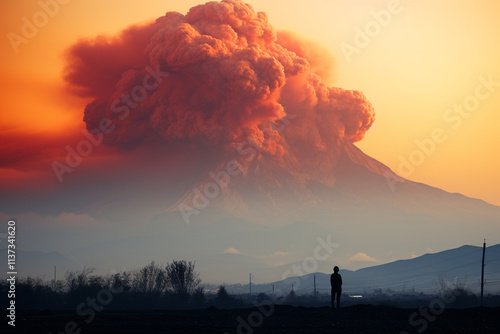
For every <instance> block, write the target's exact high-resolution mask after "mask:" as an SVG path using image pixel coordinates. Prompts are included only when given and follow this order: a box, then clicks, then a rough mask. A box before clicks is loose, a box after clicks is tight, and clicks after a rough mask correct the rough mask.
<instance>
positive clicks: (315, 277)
mask: <svg viewBox="0 0 500 334" xmlns="http://www.w3.org/2000/svg"><path fill="white" fill-rule="evenodd" d="M314 299H315V300H316V274H314Z"/></svg>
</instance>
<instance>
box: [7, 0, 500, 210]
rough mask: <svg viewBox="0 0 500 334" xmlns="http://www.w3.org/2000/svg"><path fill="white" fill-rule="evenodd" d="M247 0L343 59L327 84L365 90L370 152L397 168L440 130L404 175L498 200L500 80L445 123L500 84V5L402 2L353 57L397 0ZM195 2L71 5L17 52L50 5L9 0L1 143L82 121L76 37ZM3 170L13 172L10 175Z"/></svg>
mask: <svg viewBox="0 0 500 334" xmlns="http://www.w3.org/2000/svg"><path fill="white" fill-rule="evenodd" d="M42 2H47V3H49V2H51V1H49V0H42ZM247 2H249V3H251V4H252V5H253V6H254V8H255V9H256V10H258V11H265V12H267V13H268V15H269V17H270V22H271V23H272V24H273V25H274V26H275V27H276V28H277V29H288V30H293V31H295V32H297V33H299V34H302V35H304V36H306V37H309V38H313V39H315V40H316V41H318V42H320V43H321V44H322V45H324V46H325V47H326V48H328V49H329V50H330V51H331V52H332V53H333V54H334V55H335V57H336V68H335V73H336V74H335V78H334V79H333V80H331V82H330V83H331V84H333V85H336V86H340V87H343V88H345V89H358V90H361V91H363V92H364V93H365V95H366V96H367V97H368V99H369V100H370V101H371V102H372V103H373V105H374V107H375V112H376V117H377V119H376V122H375V125H374V126H373V127H372V129H371V130H369V131H368V133H367V136H366V138H365V139H364V140H363V141H361V142H359V143H358V144H357V145H358V146H359V147H360V148H361V149H363V150H364V151H365V153H367V154H368V155H370V156H372V157H374V158H376V159H378V160H380V161H381V162H383V163H385V164H387V165H388V166H389V167H391V168H392V169H393V170H395V171H396V172H397V171H398V169H399V168H400V159H401V158H403V159H405V160H408V161H410V159H411V157H414V158H416V157H419V156H420V157H421V154H420V153H418V152H416V150H417V149H418V146H417V144H416V143H415V141H416V140H417V141H423V140H427V142H428V140H429V139H430V138H432V132H433V131H434V130H435V129H441V130H442V132H443V136H445V137H446V140H444V141H443V142H442V143H437V144H435V148H433V149H432V150H431V151H432V152H431V153H429V154H428V155H425V156H424V158H423V160H422V161H421V164H420V165H418V166H413V169H414V170H412V171H411V173H407V175H403V176H405V177H407V178H409V179H411V180H415V181H419V182H424V183H427V184H429V185H432V186H436V187H440V188H443V189H445V190H447V191H450V192H460V193H463V194H465V195H467V196H471V197H476V198H481V199H484V200H486V201H488V202H490V203H493V204H496V205H500V190H499V189H500V177H498V174H497V173H498V170H500V158H499V157H498V152H500V132H498V131H497V130H496V127H497V124H499V123H500V113H498V109H499V108H498V107H499V106H500V86H497V87H494V86H493V87H492V88H491V87H490V88H491V91H487V90H485V89H486V88H484V87H483V88H482V89H480V92H482V93H483V95H488V97H487V98H484V99H483V100H481V101H479V104H478V106H477V107H475V108H473V109H474V110H473V111H471V112H470V115H469V116H467V117H465V116H463V117H461V118H460V123H458V122H459V120H457V119H456V116H457V115H456V114H453V116H455V118H454V120H455V121H453V122H451V121H446V120H445V119H444V118H443V117H444V116H445V115H448V116H451V115H452V114H449V113H448V112H447V110H448V109H449V108H451V107H452V106H453V105H454V104H462V103H464V101H466V100H467V98H468V97H470V96H471V95H474V94H475V92H476V88H477V86H478V85H479V84H481V81H480V78H481V77H483V78H486V79H487V78H488V77H489V76H491V78H492V80H493V81H494V82H500V63H499V62H498V59H500V45H499V44H498V37H497V35H498V31H500V22H499V21H498V20H497V18H496V17H495V15H496V14H497V13H499V12H500V4H498V2H497V1H493V0H491V1H481V2H471V1H464V0H459V1H452V0H447V1H439V2H436V1H429V0H420V1H401V4H400V5H399V6H397V7H394V8H393V10H394V11H395V12H397V13H396V14H392V15H391V18H390V19H387V21H386V24H385V25H386V26H381V25H380V24H379V25H378V26H379V28H380V29H379V31H375V32H373V31H372V35H373V37H370V41H369V44H368V43H367V44H368V45H367V46H363V47H361V48H358V51H357V52H358V53H356V54H352V55H351V56H350V61H349V60H348V59H347V58H348V57H346V56H345V55H344V54H343V51H342V48H341V46H342V45H344V49H345V45H347V44H349V45H355V41H354V37H355V34H356V29H357V28H359V29H365V28H366V27H370V25H371V26H372V27H375V28H376V25H377V23H376V21H375V18H374V14H373V13H372V11H376V12H380V10H387V8H388V6H389V5H388V4H389V2H390V1H378V0H377V1H360V0H358V1H349V2H347V1H341V0H336V1H329V0H309V1H299V0H297V1H290V0H287V1H282V0H273V1H263V0H248V1H247ZM198 3H200V2H199V1H191V0H171V1H164V0H162V1H160V0H154V1H153V0H148V1H141V2H137V1H132V0H108V1H97V0H85V1H84V0H73V1H67V4H64V5H60V8H58V9H57V11H54V15H53V17H49V18H48V20H47V22H46V23H45V22H41V24H40V27H39V28H38V31H37V32H31V33H32V34H33V36H32V37H29V38H26V39H25V40H24V42H26V43H22V44H19V45H17V48H18V50H17V51H18V52H16V50H15V49H16V47H13V45H12V44H11V41H10V40H9V36H10V37H11V38H12V36H13V35H12V34H11V33H14V34H17V35H18V36H23V31H22V27H23V21H22V20H23V18H24V17H25V18H27V19H28V20H29V21H30V22H32V21H33V17H34V16H35V17H38V18H39V19H40V18H41V19H43V16H40V15H38V16H37V13H40V11H41V10H42V9H41V7H40V4H39V2H38V0H24V1H14V0H8V1H2V2H1V3H0V10H2V13H4V17H3V19H2V23H1V26H0V34H1V35H2V36H4V37H3V38H2V40H1V60H2V61H1V64H2V67H1V70H0V71H1V77H0V78H1V79H0V85H1V90H0V92H1V93H0V94H1V98H0V101H1V102H0V113H1V116H0V117H1V123H0V134H1V137H0V138H2V140H3V141H4V142H3V143H2V144H4V145H5V141H8V140H9V138H11V140H12V138H19V137H18V136H19V135H23V136H25V135H27V134H38V135H41V136H44V137H49V136H50V137H54V136H55V137H57V136H60V137H62V138H68V137H71V136H72V135H74V133H75V131H77V130H79V129H81V128H83V122H82V121H81V120H82V117H83V108H84V106H85V102H86V101H83V100H78V99H76V98H74V97H71V96H70V95H69V94H68V93H67V92H65V90H64V85H63V81H62V79H61V75H62V70H63V66H64V52H65V50H67V48H68V47H69V46H71V45H72V44H73V43H74V42H75V41H76V40H77V39H79V38H85V37H90V38H91V37H95V36H96V35H98V34H108V35H110V34H113V33H116V32H118V31H120V30H121V29H123V28H124V27H126V26H128V25H130V24H133V23H139V22H144V21H148V20H151V19H154V18H156V17H158V16H161V15H163V14H164V13H165V12H166V11H170V10H175V11H180V12H182V13H185V12H186V11H187V10H188V9H189V8H190V7H192V6H193V5H196V4H198ZM9 34H10V35H9ZM342 43H344V44H342ZM487 92H489V93H490V94H486V93H487ZM9 144H10V145H11V146H15V143H9ZM34 144H35V143H34ZM66 144H68V143H67V142H61V144H60V145H61V147H64V146H65V145H66ZM27 152H29V151H27ZM8 172H9V173H10V174H8V175H12V173H13V171H12V170H9V171H8ZM20 172H21V171H19V173H20ZM1 175H2V177H5V176H6V175H7V174H6V171H5V170H4V171H3V173H2V174H1Z"/></svg>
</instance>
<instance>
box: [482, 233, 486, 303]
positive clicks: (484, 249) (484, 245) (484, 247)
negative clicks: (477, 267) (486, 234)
mask: <svg viewBox="0 0 500 334" xmlns="http://www.w3.org/2000/svg"><path fill="white" fill-rule="evenodd" d="M485 252H486V239H484V243H483V261H482V264H481V306H483V290H484V253H485Z"/></svg>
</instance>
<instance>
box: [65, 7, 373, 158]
mask: <svg viewBox="0 0 500 334" xmlns="http://www.w3.org/2000/svg"><path fill="white" fill-rule="evenodd" d="M332 64H333V62H332V59H331V57H330V56H328V55H326V54H325V53H324V49H322V48H321V47H320V46H318V45H316V44H314V43H312V42H308V41H305V40H303V39H301V38H299V37H297V36H295V35H294V34H292V33H288V32H280V33H277V32H276V31H275V29H274V28H273V26H272V25H271V24H270V23H269V22H268V18H267V15H266V14H265V13H262V12H255V11H254V10H253V8H252V7H251V6H250V5H248V4H246V3H244V2H241V1H238V0H223V1H222V2H209V3H206V4H204V5H199V6H196V7H193V8H191V10H190V11H189V12H188V13H187V14H186V15H182V14H180V13H177V12H169V13H167V14H166V15H165V16H163V17H160V18H158V19H157V20H156V21H155V22H152V23H150V24H147V25H143V26H133V27H130V28H128V29H126V30H124V31H123V32H122V33H121V34H120V35H119V36H117V37H114V38H104V37H98V38H96V39H95V40H85V41H80V42H78V43H77V44H75V45H74V46H73V47H72V48H71V50H70V51H69V55H68V65H67V68H66V75H65V79H66V81H67V82H68V83H69V84H70V85H71V87H72V89H73V91H74V92H75V93H76V94H78V95H80V96H85V97H92V98H93V99H94V100H93V101H92V102H91V103H89V104H88V105H87V107H86V109H85V116H84V121H85V123H86V125H87V130H88V131H90V132H92V133H104V135H103V143H104V144H105V145H108V146H117V147H127V146H136V145H143V144H145V143H149V142H153V141H158V139H162V140H163V141H166V142H167V143H175V142H181V143H186V142H187V143H191V144H193V145H203V146H208V147H210V146H211V147H214V148H216V147H218V148H220V147H224V148H225V149H226V151H228V152H236V151H237V149H238V147H239V145H238V144H239V143H241V142H242V141H244V140H250V141H251V142H252V143H253V145H255V146H256V147H257V148H258V149H259V151H260V152H262V153H263V154H268V155H270V156H277V157H279V156H282V155H283V154H284V153H286V152H287V151H289V150H291V148H290V147H292V146H293V147H294V148H293V150H295V152H294V154H295V155H300V154H301V153H300V152H303V153H304V154H311V152H316V151H320V152H321V151H325V150H328V149H329V148H331V147H332V145H337V144H338V143H339V142H342V141H344V140H347V141H351V142H355V141H359V140H361V139H362V138H363V136H364V134H365V132H366V131H367V130H368V129H369V128H370V126H371V125H372V123H373V121H374V111H373V107H372V105H371V104H370V103H369V102H368V101H367V100H366V98H365V96H364V95H363V94H362V93H360V92H358V91H348V90H343V89H341V88H335V87H328V86H327V85H326V84H325V83H324V82H323V80H322V78H329V77H331V72H332V66H333V65H332ZM287 114H289V115H294V117H295V119H294V121H293V125H291V126H288V127H287V128H286V130H285V131H282V132H277V131H275V130H273V129H272V124H273V122H276V121H279V120H280V119H283V118H284V117H285V116H286V115H287Z"/></svg>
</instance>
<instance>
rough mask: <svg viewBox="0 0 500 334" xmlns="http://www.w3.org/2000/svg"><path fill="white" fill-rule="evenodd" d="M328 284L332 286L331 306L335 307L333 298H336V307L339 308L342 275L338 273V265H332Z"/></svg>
mask: <svg viewBox="0 0 500 334" xmlns="http://www.w3.org/2000/svg"><path fill="white" fill-rule="evenodd" d="M330 285H331V286H332V308H335V299H337V308H339V307H340V295H341V294H342V276H341V275H340V274H339V267H337V266H335V267H333V274H332V275H331V276H330Z"/></svg>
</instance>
